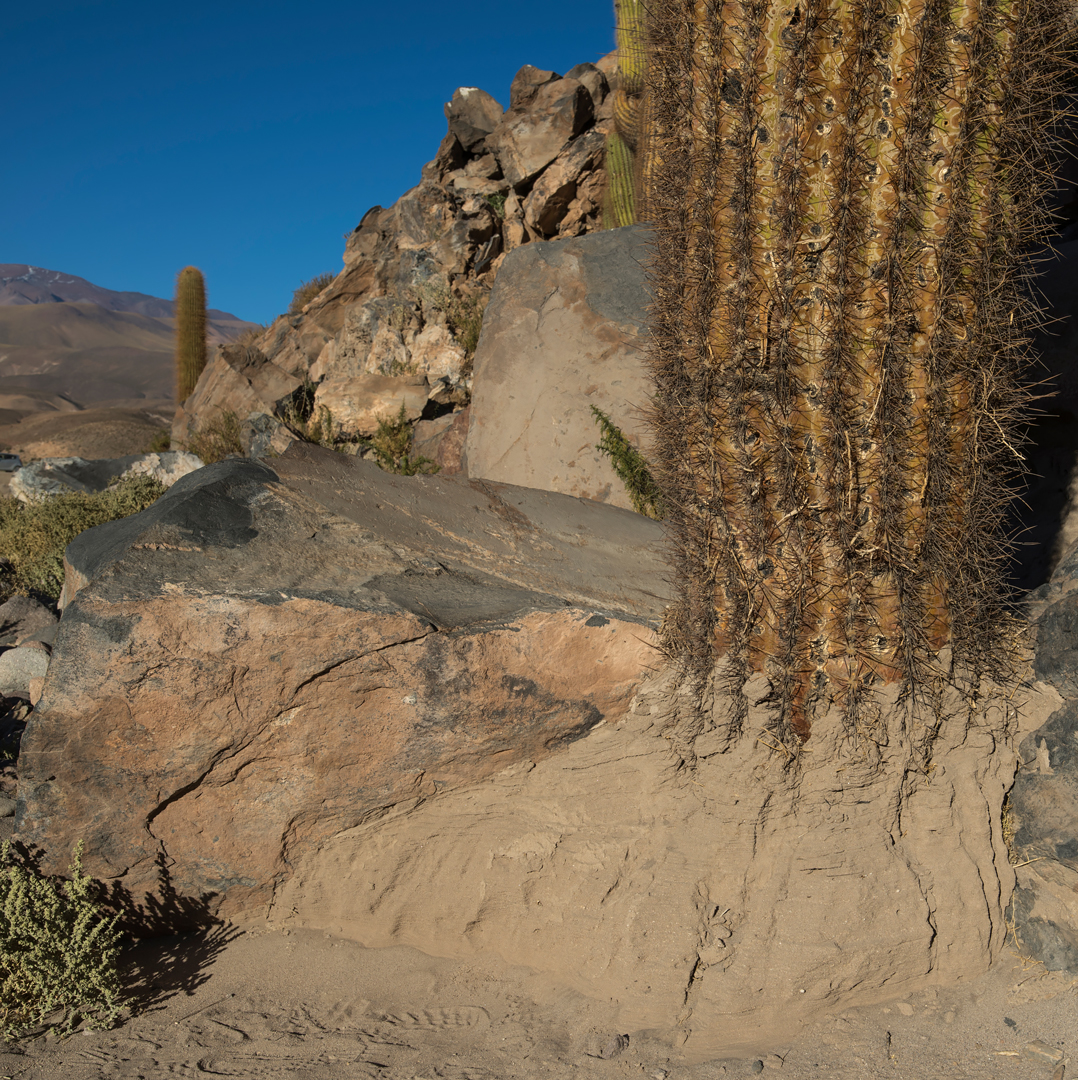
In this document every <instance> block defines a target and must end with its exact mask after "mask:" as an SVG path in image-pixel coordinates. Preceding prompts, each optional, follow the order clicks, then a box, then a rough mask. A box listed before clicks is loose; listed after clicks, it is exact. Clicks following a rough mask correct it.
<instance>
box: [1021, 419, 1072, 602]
mask: <svg viewBox="0 0 1078 1080" xmlns="http://www.w3.org/2000/svg"><path fill="white" fill-rule="evenodd" d="M1075 423H1076V420H1075V417H1074V415H1073V414H1072V413H1070V412H1069V411H1066V410H1063V411H1058V412H1051V413H1049V414H1048V415H1045V416H1041V417H1038V419H1037V421H1036V423H1034V424H1033V425H1032V426H1031V427H1030V430H1029V440H1030V442H1029V445H1028V446H1027V447H1026V449H1025V457H1026V477H1025V484H1024V486H1023V487H1022V488H1020V489H1019V494H1020V498H1019V500H1016V501H1015V502H1014V503H1013V504H1012V506H1011V509H1010V512H1009V514H1008V521H1007V525H1006V526H1005V528H1006V531H1007V532H1008V533H1009V534H1011V535H1013V536H1014V539H1015V541H1016V542H1017V545H1018V546H1017V547H1016V549H1015V555H1014V561H1013V563H1012V565H1011V567H1010V574H1009V579H1010V583H1011V584H1012V585H1013V586H1014V587H1015V588H1017V589H1020V590H1021V591H1023V592H1026V591H1028V590H1029V589H1035V588H1036V587H1037V586H1038V585H1043V584H1044V582H1046V581H1047V580H1048V578H1049V577H1051V574H1052V570H1053V569H1054V566H1055V562H1056V560H1057V558H1058V555H1059V554H1060V553H1059V552H1057V551H1056V547H1057V543H1058V538H1059V534H1060V531H1061V530H1062V527H1063V521H1064V518H1065V516H1066V512H1067V509H1068V487H1069V485H1070V479H1071V475H1072V473H1073V472H1074V468H1075V465H1076V464H1078V444H1076V440H1075V437H1074V431H1075Z"/></svg>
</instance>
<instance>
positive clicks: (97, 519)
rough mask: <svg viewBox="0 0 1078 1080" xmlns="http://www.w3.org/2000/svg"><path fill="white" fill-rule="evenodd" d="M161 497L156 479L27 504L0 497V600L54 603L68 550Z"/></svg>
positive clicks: (137, 479)
mask: <svg viewBox="0 0 1078 1080" xmlns="http://www.w3.org/2000/svg"><path fill="white" fill-rule="evenodd" d="M164 493H165V485H164V484H162V483H161V481H160V480H157V479H155V478H154V477H152V476H132V477H129V478H128V479H126V480H120V481H119V482H117V483H115V484H113V486H112V487H110V488H108V489H107V490H105V491H99V492H97V493H96V494H92V495H91V494H86V493H84V492H77V491H73V492H71V493H70V494H64V495H46V496H43V497H42V498H39V499H34V500H33V501H31V502H27V503H24V502H20V501H19V500H18V499H15V498H0V551H2V552H3V553H4V564H3V566H2V567H0V598H2V599H5V600H6V599H7V598H8V597H9V596H11V595H12V594H13V593H24V594H28V593H37V594H40V595H43V596H46V597H49V598H50V599H51V600H54V601H55V600H57V599H59V597H60V592H61V590H62V589H63V587H64V549H65V548H66V547H67V545H68V544H70V543H71V541H72V540H74V539H75V537H76V536H78V535H79V533H81V532H85V531H86V530H87V529H91V528H93V527H94V526H95V525H103V524H104V523H105V522H106V521H115V520H117V518H123V517H129V516H130V515H131V514H137V513H138V512H139V511H140V510H145V509H146V507H147V506H149V505H150V504H151V503H153V502H155V501H156V500H157V499H159V498H160V497H161V496H162V495H163V494H164Z"/></svg>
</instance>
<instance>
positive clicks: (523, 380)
mask: <svg viewBox="0 0 1078 1080" xmlns="http://www.w3.org/2000/svg"><path fill="white" fill-rule="evenodd" d="M647 235H648V234H647V230H646V229H645V228H643V227H641V226H630V227H628V228H624V229H610V230H607V231H605V232H600V233H594V234H592V235H590V236H584V237H575V238H573V239H570V240H560V241H556V242H551V243H533V244H528V245H526V246H525V247H522V248H518V249H517V250H516V251H513V252H511V253H510V255H509V256H508V257H507V258H506V260H505V263H504V264H503V266H502V268H501V270H500V271H499V274H498V279H497V281H496V283H495V285H494V291H493V293H492V294H491V299H490V303H489V304H488V305H487V309H486V313H485V315H484V317H483V333H482V336H481V338H480V340H479V346H478V348H477V350H476V354H475V372H474V376H473V382H472V410H471V423H470V427H469V431H468V444H467V458H468V473H469V475H470V476H472V477H475V478H480V479H486V480H496V481H498V482H499V483H503V484H519V485H521V486H523V487H533V488H542V489H544V490H546V491H560V492H562V493H564V494H566V495H577V496H581V497H584V498H588V499H594V500H596V501H597V502H604V503H608V504H610V505H611V506H620V507H624V508H626V509H628V508H630V507H631V506H632V503H631V502H630V500H629V496H628V494H627V493H626V491H625V488H624V485H623V484H622V482H621V481H620V480H619V479H618V477H617V475H616V474H615V473H614V470H613V468H612V467H611V465H610V463H609V461H608V460H607V459H606V458H605V457H604V456H603V455H602V454H600V453H599V451H598V449H597V448H596V447H597V444H598V442H599V436H600V432H599V428H598V426H597V424H596V422H595V418H594V416H593V414H592V412H591V406H593V405H594V406H596V407H598V408H599V409H601V410H602V411H603V412H604V413H606V414H607V415H609V416H610V417H611V418H612V419H613V420H614V422H615V423H616V424H617V425H618V426H619V427H620V428H621V429H622V430H623V431H624V432H625V434H626V435H627V436H628V438H629V440H630V441H631V442H632V443H634V444H635V445H637V446H638V447H640V448H645V449H646V445H647V429H646V427H645V424H644V419H643V415H642V410H643V409H644V408H645V407H646V406H647V404H648V396H649V393H650V383H649V379H648V375H647V372H646V370H645V367H644V355H643V345H644V319H645V316H646V311H647V305H648V291H647V286H646V283H645V278H644V265H645V263H646V260H647V255H648V251H647Z"/></svg>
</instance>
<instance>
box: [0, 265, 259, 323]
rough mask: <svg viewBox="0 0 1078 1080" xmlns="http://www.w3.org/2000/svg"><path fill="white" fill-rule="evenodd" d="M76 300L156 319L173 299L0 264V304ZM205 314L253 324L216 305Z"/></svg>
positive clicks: (39, 269) (57, 272)
mask: <svg viewBox="0 0 1078 1080" xmlns="http://www.w3.org/2000/svg"><path fill="white" fill-rule="evenodd" d="M80 302H81V303H91V304H97V305H98V307H103V308H105V309H106V310H108V311H130V312H134V313H135V314H137V315H148V316H150V317H151V318H158V319H160V318H164V319H170V318H172V315H173V302H172V301H171V300H165V299H163V298H161V297H159V296H151V295H149V294H148V293H140V292H125V291H121V290H117V289H106V288H105V287H104V286H102V285H95V284H94V283H93V282H92V281H87V280H86V278H81V277H78V276H77V275H75V274H65V273H64V272H63V271H62V270H47V269H45V268H44V267H41V266H31V265H30V264H29V263H0V305H12V306H23V305H28V304H56V303H60V304H63V303H80ZM206 317H207V318H208V319H209V320H210V321H211V322H234V323H243V325H244V326H254V325H255V324H254V323H249V322H247V321H246V320H244V319H241V318H239V316H237V315H233V314H231V313H230V312H227V311H221V310H219V309H217V308H210V309H208V310H207V312H206Z"/></svg>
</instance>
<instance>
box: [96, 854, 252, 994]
mask: <svg viewBox="0 0 1078 1080" xmlns="http://www.w3.org/2000/svg"><path fill="white" fill-rule="evenodd" d="M157 868H158V874H159V876H160V885H159V887H158V888H159V892H160V896H154V895H152V894H147V895H146V896H145V898H144V899H143V901H142V903H138V902H136V901H134V900H133V898H132V897H131V895H130V893H129V892H128V891H127V890H126V889H125V888H124V887H123V886H122V885H121V884H120V883H119V882H113V884H112V887H111V888H110V889H109V890H108V894H107V898H106V900H105V901H104V902H105V903H107V905H108V906H109V907H110V908H112V909H113V910H114V911H117V912H119V913H120V916H121V917H120V926H122V927H123V929H124V931H125V932H126V933H127V934H128V935H130V937H131V938H132V939H134V940H133V943H132V944H131V945H130V947H129V948H128V949H126V950H125V951H124V954H123V957H122V958H121V964H122V965H123V967H124V971H123V976H122V978H123V986H124V994H125V996H126V998H127V1001H128V1005H129V1007H130V1009H131V1011H132V1012H133V1013H142V1012H146V1011H147V1010H148V1009H153V1008H159V1007H161V1006H162V1005H163V1004H164V1003H165V1002H166V1001H168V1000H169V999H170V998H172V997H175V996H176V995H177V994H183V995H185V996H187V997H190V996H191V995H192V994H194V993H195V991H196V990H198V988H199V987H201V986H204V985H205V984H206V983H207V982H209V980H210V975H209V972H208V971H207V969H208V968H209V967H210V965H211V964H212V963H213V961H214V960H215V959H216V958H217V957H218V956H219V955H220V954H221V952H222V951H223V950H224V949H225V947H226V946H227V945H228V944H229V943H230V942H232V941H235V940H236V938H237V937H239V936H240V934H241V933H242V931H240V930H238V929H236V928H235V927H232V926H229V925H227V924H226V923H224V922H222V921H221V920H220V919H218V918H216V917H215V916H213V915H212V914H210V904H211V901H212V900H213V898H214V894H209V895H207V896H204V897H200V898H194V897H188V896H180V895H179V894H178V893H177V892H176V890H175V889H174V888H173V886H172V881H171V879H170V877H169V873H168V867H167V865H166V863H165V856H164V855H163V854H162V855H160V856H159V857H158V860H157Z"/></svg>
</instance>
